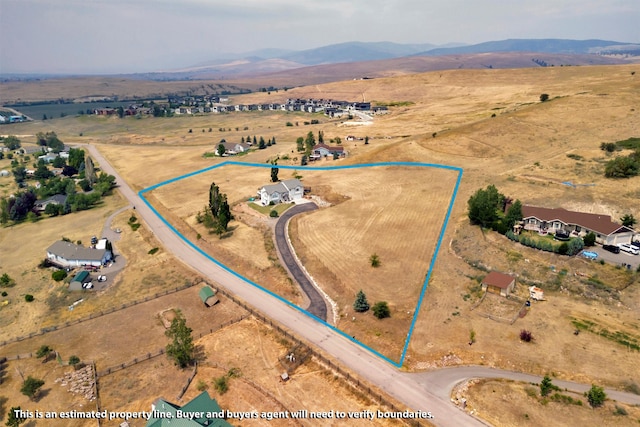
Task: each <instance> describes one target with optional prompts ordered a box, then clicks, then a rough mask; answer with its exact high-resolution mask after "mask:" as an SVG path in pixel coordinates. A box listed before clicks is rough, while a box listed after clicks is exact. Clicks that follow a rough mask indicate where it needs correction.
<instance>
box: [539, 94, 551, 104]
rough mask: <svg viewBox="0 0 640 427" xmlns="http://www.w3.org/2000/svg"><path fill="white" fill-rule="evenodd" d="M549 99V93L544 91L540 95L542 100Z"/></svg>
mask: <svg viewBox="0 0 640 427" xmlns="http://www.w3.org/2000/svg"><path fill="white" fill-rule="evenodd" d="M548 100H549V94H548V93H543V94H542V95H540V102H545V101H548Z"/></svg>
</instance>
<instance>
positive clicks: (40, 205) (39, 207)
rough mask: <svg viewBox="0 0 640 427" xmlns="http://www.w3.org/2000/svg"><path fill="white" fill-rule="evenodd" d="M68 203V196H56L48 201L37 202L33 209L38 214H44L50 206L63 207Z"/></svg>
mask: <svg viewBox="0 0 640 427" xmlns="http://www.w3.org/2000/svg"><path fill="white" fill-rule="evenodd" d="M66 202H67V196H66V195H65V194H55V195H53V196H51V197H49V198H48V199H44V200H36V203H35V205H34V206H33V209H34V210H35V211H36V212H44V211H45V210H46V209H47V206H48V205H62V206H64V204H65V203H66Z"/></svg>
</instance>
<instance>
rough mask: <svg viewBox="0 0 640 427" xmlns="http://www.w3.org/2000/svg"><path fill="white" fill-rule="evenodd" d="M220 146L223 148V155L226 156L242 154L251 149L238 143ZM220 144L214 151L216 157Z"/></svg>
mask: <svg viewBox="0 0 640 427" xmlns="http://www.w3.org/2000/svg"><path fill="white" fill-rule="evenodd" d="M220 144H222V146H223V147H224V150H225V151H224V154H227V155H230V156H232V155H234V154H238V153H244V152H245V151H248V150H249V148H251V146H250V145H249V144H243V143H240V142H221V143H220ZM220 144H218V145H217V146H216V150H215V155H216V156H219V154H218V147H219V146H220Z"/></svg>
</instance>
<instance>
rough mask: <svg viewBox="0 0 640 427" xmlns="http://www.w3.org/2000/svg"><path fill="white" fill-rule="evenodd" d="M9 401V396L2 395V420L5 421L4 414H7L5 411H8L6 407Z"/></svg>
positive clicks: (0, 399)
mask: <svg viewBox="0 0 640 427" xmlns="http://www.w3.org/2000/svg"><path fill="white" fill-rule="evenodd" d="M1 383H2V380H1V379H0V384H1ZM8 401H9V398H8V397H4V396H0V421H4V416H5V415H6V414H5V412H6V411H7V408H6V407H5V405H6V404H7V402H8Z"/></svg>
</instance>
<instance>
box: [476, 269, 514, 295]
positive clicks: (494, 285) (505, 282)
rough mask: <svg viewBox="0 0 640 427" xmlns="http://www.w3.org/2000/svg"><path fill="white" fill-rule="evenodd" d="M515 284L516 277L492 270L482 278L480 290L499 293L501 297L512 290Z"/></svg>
mask: <svg viewBox="0 0 640 427" xmlns="http://www.w3.org/2000/svg"><path fill="white" fill-rule="evenodd" d="M515 286H516V278H515V277H513V276H510V275H508V274H504V273H499V272H497V271H492V272H491V273H489V274H487V276H486V277H485V278H484V279H482V290H483V291H486V292H491V293H494V294H500V295H502V296H503V297H506V296H508V295H509V293H511V292H513V289H514V288H515Z"/></svg>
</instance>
